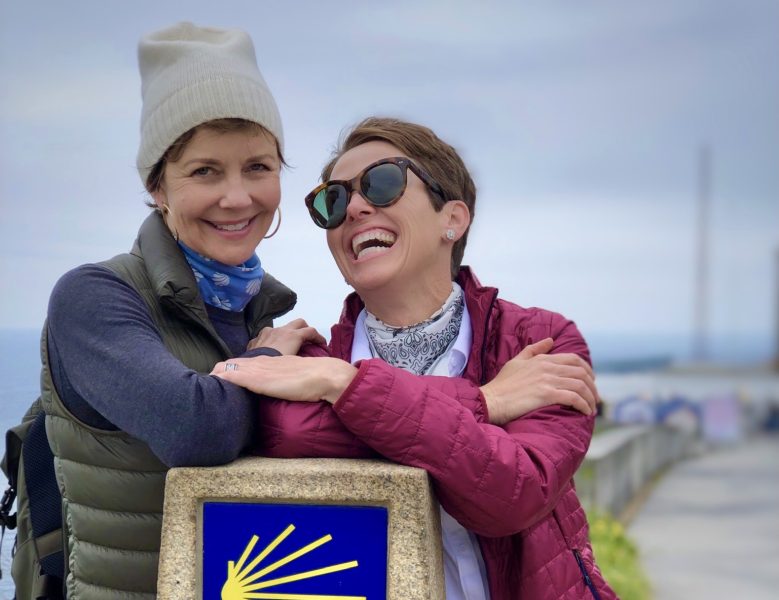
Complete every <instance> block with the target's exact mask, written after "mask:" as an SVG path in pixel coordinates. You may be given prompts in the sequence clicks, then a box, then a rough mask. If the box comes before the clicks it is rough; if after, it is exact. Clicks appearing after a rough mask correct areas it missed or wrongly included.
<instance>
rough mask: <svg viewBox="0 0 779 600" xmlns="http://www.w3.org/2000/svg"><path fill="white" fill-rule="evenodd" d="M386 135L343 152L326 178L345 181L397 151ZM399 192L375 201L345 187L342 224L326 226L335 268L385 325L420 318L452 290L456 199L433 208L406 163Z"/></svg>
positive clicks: (460, 207) (458, 217)
mask: <svg viewBox="0 0 779 600" xmlns="http://www.w3.org/2000/svg"><path fill="white" fill-rule="evenodd" d="M403 156H404V154H403V152H401V151H400V150H399V149H398V148H396V147H395V146H393V145H392V144H389V143H387V142H381V141H371V142H367V143H365V144H361V145H359V146H357V147H355V148H352V149H351V150H349V151H347V152H346V153H344V154H343V155H342V156H341V157H340V158H339V159H338V161H337V162H336V164H335V166H334V168H333V171H332V174H331V179H339V180H350V179H352V178H353V177H355V175H357V174H358V173H359V172H360V171H362V170H363V169H364V168H365V167H367V166H368V165H370V164H371V163H374V162H376V161H377V160H380V159H383V158H390V157H403ZM407 178H408V179H407V185H406V190H405V192H404V194H403V196H402V197H401V198H400V199H399V200H398V201H397V202H396V203H395V204H393V205H392V206H388V207H385V208H376V207H374V206H372V205H371V204H369V203H368V202H367V201H366V200H365V199H364V198H363V197H362V195H361V194H360V193H359V192H353V193H352V196H351V201H350V202H349V205H348V207H347V209H346V219H345V220H344V222H343V224H342V225H340V226H339V227H336V228H335V229H329V230H328V231H327V243H328V246H329V247H330V252H331V253H332V255H333V258H334V259H335V261H336V263H337V264H338V268H339V269H340V270H341V273H342V274H343V276H344V278H345V279H346V281H347V282H348V283H349V284H350V285H351V286H352V287H354V289H355V290H356V291H357V293H358V294H360V297H361V298H362V299H363V301H364V302H365V304H366V306H367V307H368V310H370V311H371V312H372V313H374V314H375V315H376V316H378V317H379V318H380V319H382V320H384V321H385V322H387V323H391V324H393V325H408V324H411V323H415V322H418V321H421V320H424V319H425V318H427V317H428V316H430V314H432V313H433V312H434V311H435V310H437V309H438V308H440V306H441V304H443V302H444V300H445V299H446V297H447V296H448V295H449V293H450V292H451V289H452V280H451V273H450V259H451V252H452V245H453V240H448V239H446V236H445V233H446V230H447V229H448V228H454V229H455V233H456V237H459V236H460V235H461V233H462V230H463V229H462V223H463V222H465V221H467V220H468V219H467V218H466V219H463V211H464V212H465V215H466V216H467V208H465V205H464V204H463V203H462V202H459V201H456V200H455V201H450V202H447V203H446V204H444V207H443V209H442V210H440V211H436V210H435V208H434V207H433V204H432V202H431V200H430V196H429V195H428V190H427V188H426V186H425V184H424V183H423V182H422V181H421V180H420V179H419V178H418V177H417V176H416V175H414V174H413V173H412V172H411V171H410V170H409V171H408V172H407Z"/></svg>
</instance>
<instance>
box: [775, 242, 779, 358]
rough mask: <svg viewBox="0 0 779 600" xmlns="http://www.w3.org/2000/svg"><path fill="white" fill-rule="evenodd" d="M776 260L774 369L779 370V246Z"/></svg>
mask: <svg viewBox="0 0 779 600" xmlns="http://www.w3.org/2000/svg"><path fill="white" fill-rule="evenodd" d="M774 260H775V261H776V272H775V273H774V285H775V286H776V291H775V292H774V295H775V297H774V302H776V316H775V317H774V319H776V321H775V322H774V327H776V340H775V342H774V344H775V345H774V369H775V370H776V371H779V248H777V249H776V254H775V257H774Z"/></svg>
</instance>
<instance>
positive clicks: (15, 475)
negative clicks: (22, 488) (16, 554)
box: [0, 398, 43, 579]
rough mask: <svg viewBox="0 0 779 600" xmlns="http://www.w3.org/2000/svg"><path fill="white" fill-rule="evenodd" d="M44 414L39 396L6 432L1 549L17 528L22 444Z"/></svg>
mask: <svg viewBox="0 0 779 600" xmlns="http://www.w3.org/2000/svg"><path fill="white" fill-rule="evenodd" d="M39 414H43V411H42V408H41V399H40V398H38V399H36V400H35V402H33V403H32V405H31V406H30V408H28V409H27V412H26V413H25V415H24V417H22V422H21V423H19V424H18V425H15V426H14V427H11V429H9V430H8V431H7V432H6V434H5V454H3V459H2V461H0V467H2V469H3V473H5V476H6V477H7V478H8V487H7V488H6V490H5V492H4V493H3V498H2V500H0V549H2V547H3V539H4V538H5V530H6V529H16V513H14V514H11V510H12V508H13V505H14V500H16V493H17V490H18V484H19V460H20V458H21V456H22V444H23V443H24V438H26V437H27V432H28V431H29V430H30V427H32V424H33V421H34V420H35V418H36V417H37V416H38V415H39ZM2 578H3V571H2V569H0V579H2Z"/></svg>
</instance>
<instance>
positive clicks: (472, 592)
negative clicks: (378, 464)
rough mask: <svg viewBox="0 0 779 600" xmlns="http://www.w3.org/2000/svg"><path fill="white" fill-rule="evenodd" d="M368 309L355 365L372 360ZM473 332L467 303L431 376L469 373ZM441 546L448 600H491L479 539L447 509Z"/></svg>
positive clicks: (360, 320)
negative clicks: (450, 342)
mask: <svg viewBox="0 0 779 600" xmlns="http://www.w3.org/2000/svg"><path fill="white" fill-rule="evenodd" d="M365 316H366V313H365V309H363V310H362V312H361V313H360V314H359V316H358V317H357V322H356V323H355V326H354V340H353V341H352V363H356V362H357V361H359V360H363V359H367V358H372V355H371V347H370V342H369V341H368V333H367V331H366V330H365ZM472 340H473V330H472V329H471V318H470V315H469V314H468V307H467V306H465V303H463V320H462V323H461V325H460V331H459V333H458V334H457V339H456V340H455V341H454V344H453V345H452V347H451V348H450V349H449V350H448V351H447V352H446V353H445V354H444V355H443V356H441V358H440V359H439V360H438V362H437V363H436V364H435V366H434V367H433V370H432V372H431V373H430V374H431V375H440V376H444V377H459V376H460V375H462V373H463V371H465V365H466V364H467V363H468V354H469V353H470V351H471V342H472ZM440 511H441V542H442V544H441V545H442V546H443V550H444V581H445V583H446V598H447V600H489V598H490V592H489V587H488V585H487V569H486V567H485V566H484V559H483V558H482V555H481V549H480V548H479V541H478V540H477V539H476V535H474V534H473V533H472V532H470V531H468V530H467V529H465V528H464V527H463V526H462V525H460V524H459V523H458V522H457V521H456V520H455V519H454V518H453V517H452V516H451V515H450V514H449V513H447V512H446V511H445V510H444V509H443V507H440Z"/></svg>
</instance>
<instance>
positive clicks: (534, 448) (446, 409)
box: [334, 321, 594, 537]
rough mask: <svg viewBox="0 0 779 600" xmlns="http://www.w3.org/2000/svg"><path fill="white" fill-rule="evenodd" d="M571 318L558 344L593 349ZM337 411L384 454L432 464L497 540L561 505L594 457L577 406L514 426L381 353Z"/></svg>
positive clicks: (447, 500) (462, 514)
mask: <svg viewBox="0 0 779 600" xmlns="http://www.w3.org/2000/svg"><path fill="white" fill-rule="evenodd" d="M567 323H568V324H570V325H566V326H565V330H563V331H559V332H554V333H557V335H555V336H554V337H555V339H556V340H560V344H559V348H557V347H556V348H555V351H572V350H574V349H575V348H576V347H577V345H581V346H583V348H584V350H585V351H586V345H585V344H584V341H583V340H582V339H581V336H580V335H579V333H578V331H577V330H576V328H575V326H574V325H573V323H571V322H570V321H569V322H567ZM548 331H549V330H548V329H547V332H548ZM547 334H548V333H547ZM577 340H579V341H577ZM560 348H562V350H561V349H560ZM334 409H335V413H336V414H337V415H338V418H339V419H340V420H341V422H342V423H343V424H344V425H345V426H346V427H347V428H348V429H349V430H350V431H352V432H353V433H354V434H355V435H356V436H357V437H359V438H360V439H361V440H362V441H363V442H365V443H366V444H367V445H369V446H371V447H372V448H373V449H374V450H376V451H377V452H378V453H379V454H381V455H383V456H385V457H386V458H388V459H390V460H393V461H395V462H398V463H401V464H404V465H409V466H414V467H420V468H423V469H425V470H426V471H428V473H429V474H430V475H431V477H432V478H433V481H434V484H435V487H436V494H437V496H438V499H439V501H440V502H441V504H442V505H443V506H444V508H445V509H446V510H447V512H449V513H450V514H451V515H452V516H453V517H454V518H455V519H457V521H458V522H459V523H460V524H461V525H463V526H464V527H466V528H467V529H469V530H471V531H473V532H475V533H478V534H480V535H484V536H488V537H501V536H506V535H510V534H514V533H516V532H518V531H520V530H522V529H526V528H527V527H529V526H531V525H533V524H534V523H536V522H537V521H538V520H539V519H540V518H542V517H543V516H545V515H547V514H548V513H549V512H550V511H551V510H552V509H553V508H554V506H555V505H556V503H557V500H558V498H559V497H560V495H561V494H562V493H563V492H564V491H565V490H566V489H567V488H568V486H569V483H570V481H571V479H572V477H573V474H574V473H575V471H576V469H577V468H578V466H579V464H580V463H581V461H582V460H583V458H584V455H585V453H586V451H587V447H588V445H589V442H590V438H591V435H592V426H593V423H594V418H593V417H586V416H584V415H582V414H581V413H579V412H577V411H575V410H572V409H569V408H567V407H562V406H550V407H546V408H544V409H540V410H536V411H533V412H531V413H528V414H526V415H524V416H522V417H520V418H519V419H516V420H514V421H512V422H511V423H509V424H507V425H506V426H505V428H501V427H497V426H493V425H490V424H488V423H486V422H484V421H483V420H479V419H477V418H475V416H474V414H473V413H472V412H471V411H470V410H468V409H467V408H466V407H464V406H463V405H462V404H461V403H459V402H457V401H455V400H454V399H453V398H451V397H450V396H448V395H447V394H446V393H444V392H443V391H442V390H439V389H433V388H431V387H426V386H424V385H422V384H421V382H420V378H418V377H415V376H414V375H411V374H409V373H406V372H404V371H402V370H399V369H394V368H392V367H390V366H389V365H387V364H386V363H384V362H383V361H381V360H377V359H372V360H366V361H363V362H362V363H361V364H360V367H359V371H358V374H357V376H356V377H355V379H354V380H353V381H352V383H351V385H350V386H349V387H348V388H347V389H346V390H345V391H344V393H343V394H342V395H341V397H340V398H339V400H338V401H337V402H336V403H335V405H334Z"/></svg>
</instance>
